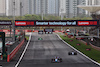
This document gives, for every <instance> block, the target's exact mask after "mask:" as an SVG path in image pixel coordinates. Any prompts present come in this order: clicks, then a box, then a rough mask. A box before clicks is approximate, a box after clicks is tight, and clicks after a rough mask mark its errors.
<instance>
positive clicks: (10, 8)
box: [6, 0, 20, 16]
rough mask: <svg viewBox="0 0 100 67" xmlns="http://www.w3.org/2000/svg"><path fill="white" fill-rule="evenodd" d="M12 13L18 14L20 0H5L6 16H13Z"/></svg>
mask: <svg viewBox="0 0 100 67" xmlns="http://www.w3.org/2000/svg"><path fill="white" fill-rule="evenodd" d="M14 5H15V7H14ZM14 10H15V12H14ZM14 14H15V16H20V0H6V16H13V15H14Z"/></svg>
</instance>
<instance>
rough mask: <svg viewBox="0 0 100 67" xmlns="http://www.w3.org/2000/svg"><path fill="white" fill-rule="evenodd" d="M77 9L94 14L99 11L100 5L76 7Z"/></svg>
mask: <svg viewBox="0 0 100 67" xmlns="http://www.w3.org/2000/svg"><path fill="white" fill-rule="evenodd" d="M77 7H79V8H82V9H85V10H87V11H89V12H91V13H95V12H97V11H100V5H87V6H86V5H78V6H77Z"/></svg>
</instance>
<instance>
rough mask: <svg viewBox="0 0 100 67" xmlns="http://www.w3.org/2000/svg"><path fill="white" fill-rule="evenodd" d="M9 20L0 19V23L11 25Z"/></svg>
mask: <svg viewBox="0 0 100 67" xmlns="http://www.w3.org/2000/svg"><path fill="white" fill-rule="evenodd" d="M11 24H12V23H11V21H0V25H11Z"/></svg>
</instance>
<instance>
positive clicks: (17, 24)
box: [15, 21, 27, 26]
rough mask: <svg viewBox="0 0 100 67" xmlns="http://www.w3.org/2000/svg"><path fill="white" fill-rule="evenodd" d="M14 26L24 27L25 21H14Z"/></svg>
mask: <svg viewBox="0 0 100 67" xmlns="http://www.w3.org/2000/svg"><path fill="white" fill-rule="evenodd" d="M15 25H16V26H26V25H27V24H26V21H15Z"/></svg>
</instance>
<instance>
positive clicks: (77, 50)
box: [56, 34, 100, 66]
mask: <svg viewBox="0 0 100 67" xmlns="http://www.w3.org/2000/svg"><path fill="white" fill-rule="evenodd" d="M56 35H57V36H58V37H59V39H61V40H62V38H61V37H60V36H59V35H58V34H56ZM62 41H63V42H64V43H65V44H67V45H68V46H69V47H71V48H72V49H74V50H75V51H77V52H78V53H80V54H81V55H83V56H84V57H86V58H87V59H89V60H90V61H92V62H93V63H95V64H97V65H99V66H100V63H98V62H96V61H94V60H92V59H91V58H89V57H88V56H86V55H85V54H83V53H82V52H80V51H78V50H77V49H76V48H74V47H72V46H71V45H70V44H68V43H67V42H65V41H64V40H62Z"/></svg>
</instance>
